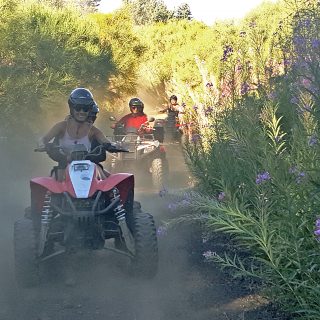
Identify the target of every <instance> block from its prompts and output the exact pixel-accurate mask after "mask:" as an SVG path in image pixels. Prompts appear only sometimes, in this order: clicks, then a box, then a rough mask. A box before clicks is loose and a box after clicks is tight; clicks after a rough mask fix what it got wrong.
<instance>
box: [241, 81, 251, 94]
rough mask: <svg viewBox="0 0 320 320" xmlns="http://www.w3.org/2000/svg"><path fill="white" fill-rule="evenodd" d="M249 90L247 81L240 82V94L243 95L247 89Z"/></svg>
mask: <svg viewBox="0 0 320 320" xmlns="http://www.w3.org/2000/svg"><path fill="white" fill-rule="evenodd" d="M249 90H250V86H249V84H248V83H246V82H244V83H242V84H241V91H240V93H241V95H245V94H246V93H248V91H249Z"/></svg>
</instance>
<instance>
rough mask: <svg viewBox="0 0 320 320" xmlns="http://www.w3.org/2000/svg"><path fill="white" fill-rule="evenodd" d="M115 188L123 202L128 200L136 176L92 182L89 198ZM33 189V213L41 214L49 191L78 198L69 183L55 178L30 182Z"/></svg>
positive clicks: (41, 178) (121, 174)
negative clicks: (96, 193)
mask: <svg viewBox="0 0 320 320" xmlns="http://www.w3.org/2000/svg"><path fill="white" fill-rule="evenodd" d="M114 187H117V188H118V190H119V192H120V197H121V199H122V201H123V202H125V201H126V200H127V198H128V194H129V193H130V192H133V190H134V176H133V175H132V174H129V173H117V174H111V175H110V176H109V177H107V179H104V180H98V179H94V180H93V181H92V184H91V187H90V191H89V195H88V196H89V197H92V196H93V195H94V193H95V192H97V191H102V192H108V191H110V190H111V189H113V188H114ZM30 188H31V208H32V211H33V212H40V211H41V209H42V205H43V200H44V197H45V194H46V192H47V191H50V192H52V193H56V194H60V193H63V192H68V193H69V195H70V196H71V197H73V198H76V194H75V191H74V189H73V187H72V184H70V183H68V182H59V181H56V180H55V179H54V178H53V177H38V178H34V179H32V180H31V181H30Z"/></svg>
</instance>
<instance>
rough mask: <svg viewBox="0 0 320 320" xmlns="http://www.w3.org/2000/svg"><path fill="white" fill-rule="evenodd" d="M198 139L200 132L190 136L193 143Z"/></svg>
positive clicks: (199, 138)
mask: <svg viewBox="0 0 320 320" xmlns="http://www.w3.org/2000/svg"><path fill="white" fill-rule="evenodd" d="M200 140H201V136H200V134H193V135H192V137H191V142H193V143H197V142H199V141H200Z"/></svg>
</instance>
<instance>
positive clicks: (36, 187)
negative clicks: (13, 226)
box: [30, 177, 76, 212]
mask: <svg viewBox="0 0 320 320" xmlns="http://www.w3.org/2000/svg"><path fill="white" fill-rule="evenodd" d="M30 189H31V210H32V211H33V212H41V210H42V205H43V201H44V197H45V195H46V192H47V191H50V192H52V193H58V194H59V193H63V192H68V193H69V194H70V195H71V196H72V197H76V195H75V192H74V189H73V187H72V185H70V184H66V183H64V182H59V181H57V180H56V179H54V178H53V177H38V178H33V179H31V180H30Z"/></svg>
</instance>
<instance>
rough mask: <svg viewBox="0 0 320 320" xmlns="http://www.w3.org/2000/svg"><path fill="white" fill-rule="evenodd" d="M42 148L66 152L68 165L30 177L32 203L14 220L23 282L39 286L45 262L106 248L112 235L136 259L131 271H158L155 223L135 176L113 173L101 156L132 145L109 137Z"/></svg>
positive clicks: (59, 155)
mask: <svg viewBox="0 0 320 320" xmlns="http://www.w3.org/2000/svg"><path fill="white" fill-rule="evenodd" d="M36 151H43V152H47V153H48V154H49V155H50V156H51V158H52V159H54V160H56V159H57V158H59V160H60V161H61V158H63V161H66V162H65V163H66V168H65V169H60V168H59V166H58V167H55V168H54V169H53V171H52V174H51V176H50V177H38V178H34V179H32V180H31V181H30V187H31V207H30V208H29V209H28V210H26V214H25V216H24V217H23V218H21V219H19V220H18V221H16V222H15V224H14V255H15V274H16V279H17V282H18V283H19V284H20V285H22V286H34V285H36V284H38V283H39V280H40V276H39V267H40V265H41V263H42V262H44V261H46V260H48V259H51V258H54V257H55V256H57V255H59V254H68V253H71V252H76V251H78V250H81V249H86V250H88V249H89V250H98V249H106V247H105V241H106V240H107V239H113V240H114V246H112V247H111V248H109V249H110V250H113V251H115V252H117V253H121V254H124V255H126V256H127V257H128V258H129V259H130V274H134V275H137V276H142V277H153V276H155V274H156V273H157V266H158V247H157V236H156V228H155V223H154V220H153V217H152V215H151V214H149V213H145V212H143V211H142V209H141V205H140V203H138V202H136V201H134V176H133V175H132V174H129V173H117V174H109V173H107V172H105V171H104V170H103V169H102V167H101V166H100V165H99V164H98V163H96V161H95V160H96V159H98V158H99V155H101V153H105V152H106V151H108V152H114V153H120V152H126V151H127V150H125V149H124V148H122V147H119V146H117V145H115V144H111V143H109V144H104V145H103V146H101V145H100V146H98V147H96V148H95V149H94V150H93V151H92V152H88V151H87V150H86V147H85V146H84V145H80V144H79V145H74V147H72V148H71V149H70V150H69V151H68V152H65V150H62V149H61V148H60V147H54V146H53V145H50V144H49V145H47V146H46V148H43V149H36ZM53 154H54V156H53Z"/></svg>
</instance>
